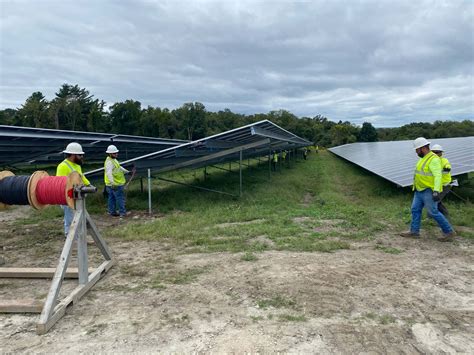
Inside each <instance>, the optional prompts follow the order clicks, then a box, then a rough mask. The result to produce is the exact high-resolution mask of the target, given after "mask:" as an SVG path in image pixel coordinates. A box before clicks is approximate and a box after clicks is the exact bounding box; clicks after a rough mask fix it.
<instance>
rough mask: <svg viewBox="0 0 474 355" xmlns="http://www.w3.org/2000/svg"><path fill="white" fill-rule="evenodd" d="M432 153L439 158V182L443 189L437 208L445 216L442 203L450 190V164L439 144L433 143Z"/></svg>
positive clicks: (447, 213) (447, 214)
mask: <svg viewBox="0 0 474 355" xmlns="http://www.w3.org/2000/svg"><path fill="white" fill-rule="evenodd" d="M431 151H432V152H433V153H435V154H436V155H437V156H439V158H440V159H441V169H442V171H441V175H442V179H441V184H442V185H443V191H442V192H441V195H440V196H439V202H438V210H439V211H440V212H441V213H442V214H443V215H444V216H445V217H448V216H449V212H448V209H447V208H446V206H445V205H443V202H442V201H443V198H444V197H445V196H446V195H447V194H448V193H449V191H450V190H451V186H450V184H451V164H450V163H449V160H448V159H446V158H444V157H443V152H444V150H443V147H442V146H440V145H439V144H435V145H433V148H432V149H431Z"/></svg>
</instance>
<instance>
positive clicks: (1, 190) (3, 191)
mask: <svg viewBox="0 0 474 355" xmlns="http://www.w3.org/2000/svg"><path fill="white" fill-rule="evenodd" d="M29 180H30V176H7V177H5V178H3V179H2V180H0V202H2V203H5V204H7V205H29V201H28V182H29Z"/></svg>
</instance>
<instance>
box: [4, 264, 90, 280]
mask: <svg viewBox="0 0 474 355" xmlns="http://www.w3.org/2000/svg"><path fill="white" fill-rule="evenodd" d="M55 271H56V269H55V268H52V267H51V268H50V267H35V268H16V267H0V278H17V279H52V278H53V276H54V272H55ZM93 271H94V269H89V273H91V272H93ZM78 275H79V271H78V269H77V268H68V269H67V270H66V275H65V278H66V279H77V278H78V277H79V276H78Z"/></svg>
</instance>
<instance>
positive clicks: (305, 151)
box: [303, 147, 308, 160]
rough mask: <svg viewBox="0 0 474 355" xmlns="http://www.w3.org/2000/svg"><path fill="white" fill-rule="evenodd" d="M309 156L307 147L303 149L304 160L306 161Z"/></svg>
mask: <svg viewBox="0 0 474 355" xmlns="http://www.w3.org/2000/svg"><path fill="white" fill-rule="evenodd" d="M307 156H308V149H307V148H306V147H304V148H303V159H304V160H306V157H307Z"/></svg>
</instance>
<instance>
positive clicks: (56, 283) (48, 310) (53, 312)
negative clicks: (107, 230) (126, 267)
mask: <svg viewBox="0 0 474 355" xmlns="http://www.w3.org/2000/svg"><path fill="white" fill-rule="evenodd" d="M89 189H91V188H89V187H85V186H81V187H75V188H74V200H75V205H76V210H75V213H74V218H73V221H72V224H71V227H70V229H69V233H68V235H67V237H66V241H65V243H64V247H63V250H62V253H61V256H60V258H59V263H58V266H57V267H56V270H55V272H54V275H53V277H52V282H51V287H50V289H49V292H48V296H47V297H46V302H45V303H44V305H43V307H42V311H41V316H40V319H39V322H38V323H37V325H36V333H37V334H45V333H47V332H48V330H49V329H51V327H52V326H53V325H54V324H55V323H56V322H57V321H58V320H59V319H61V317H63V316H64V314H65V313H66V309H67V308H68V307H69V306H71V305H73V304H75V303H76V302H78V301H79V300H80V299H81V298H82V296H84V295H85V294H86V293H87V291H89V290H90V289H91V288H92V287H93V286H94V285H95V284H96V283H97V281H99V280H100V278H101V277H102V276H103V275H104V274H105V273H106V272H107V271H108V270H109V269H110V268H111V267H112V266H113V264H114V260H113V259H112V254H111V253H110V250H109V248H108V246H107V244H106V242H105V240H104V239H103V238H102V236H101V235H100V233H99V231H98V229H97V227H96V225H95V223H94V221H93V220H92V219H91V217H90V215H89V213H88V212H87V210H86V207H85V195H86V194H87V193H89V192H94V191H92V190H89ZM94 189H95V188H94ZM88 227H89V232H90V235H91V236H92V238H93V239H94V242H95V245H96V246H97V247H98V248H99V250H100V251H101V253H102V255H103V257H104V258H105V261H104V262H103V263H102V264H101V265H99V266H98V267H97V268H96V269H94V270H89V268H88V254H87V229H88ZM75 241H77V264H78V270H77V275H78V281H79V285H78V286H77V287H76V288H75V289H74V290H73V291H72V292H71V293H70V294H69V295H68V296H67V297H66V298H64V299H63V300H62V301H59V293H60V290H61V285H62V282H63V280H64V278H65V277H68V276H69V277H70V276H71V275H70V274H71V269H68V265H69V261H70V259H71V253H72V249H73V246H74V243H75ZM14 270H15V272H10V273H9V272H8V269H6V268H1V269H0V277H27V275H26V274H23V275H22V274H21V269H18V268H15V269H14ZM29 270H31V269H29ZM39 274H41V275H42V277H50V276H51V273H50V274H49V275H48V273H47V272H44V269H43V270H42V272H41V273H38V274H37V275H36V276H35V275H34V269H33V272H32V273H31V275H32V277H38V275H39ZM40 277H41V276H40ZM7 304H8V306H4V307H1V306H2V305H0V312H4V313H5V312H11V313H21V312H27V313H35V312H38V309H39V308H38V307H37V306H36V307H35V306H31V304H30V305H28V304H25V302H16V303H15V302H9V303H8V302H7Z"/></svg>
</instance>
